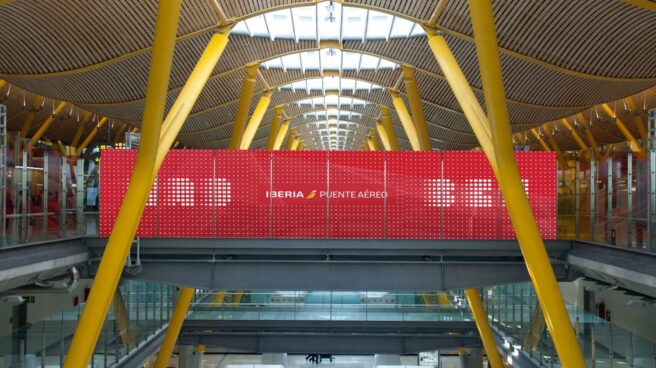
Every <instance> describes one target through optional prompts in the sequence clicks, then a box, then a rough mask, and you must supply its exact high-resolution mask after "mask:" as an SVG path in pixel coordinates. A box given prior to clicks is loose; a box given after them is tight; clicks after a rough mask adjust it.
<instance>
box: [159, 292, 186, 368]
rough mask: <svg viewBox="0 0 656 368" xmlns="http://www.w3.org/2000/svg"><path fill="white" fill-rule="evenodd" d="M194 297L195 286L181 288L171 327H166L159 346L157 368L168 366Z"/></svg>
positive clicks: (170, 323)
mask: <svg viewBox="0 0 656 368" xmlns="http://www.w3.org/2000/svg"><path fill="white" fill-rule="evenodd" d="M193 297H194V289H193V288H188V287H185V288H182V290H180V295H178V300H177V301H176V302H175V307H174V308H173V315H172V316H171V321H170V322H169V327H168V328H167V329H166V335H165V336H164V340H163V341H162V346H161V347H160V348H159V353H157V360H155V368H166V367H167V366H168V363H169V359H170V358H171V353H172V352H173V348H174V347H175V342H176V341H177V340H178V335H179V334H180V329H181V328H182V323H183V322H184V320H185V318H186V317H187V311H188V310H189V304H191V299H192V298H193Z"/></svg>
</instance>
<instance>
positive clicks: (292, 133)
mask: <svg viewBox="0 0 656 368" xmlns="http://www.w3.org/2000/svg"><path fill="white" fill-rule="evenodd" d="M294 139H296V129H292V130H291V131H290V132H289V137H287V146H285V148H286V149H287V150H291V149H292V145H293V144H294Z"/></svg>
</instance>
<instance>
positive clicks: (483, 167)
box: [441, 152, 500, 239]
mask: <svg viewBox="0 0 656 368" xmlns="http://www.w3.org/2000/svg"><path fill="white" fill-rule="evenodd" d="M443 164H444V177H443V182H442V183H441V184H442V186H443V194H442V195H443V198H444V202H445V205H444V208H443V209H444V238H446V239H496V238H498V236H499V231H500V227H499V221H498V219H499V186H498V184H497V181H496V178H495V177H494V173H493V172H492V168H491V167H490V164H489V163H488V161H487V158H486V157H485V154H483V153H482V152H443Z"/></svg>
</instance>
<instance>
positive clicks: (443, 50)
mask: <svg viewBox="0 0 656 368" xmlns="http://www.w3.org/2000/svg"><path fill="white" fill-rule="evenodd" d="M426 35H427V37H428V45H429V46H430V48H431V50H432V51H433V55H434V56H435V60H437V63H438V64H439V65H440V69H442V73H443V74H444V76H445V77H446V80H447V82H448V83H449V86H450V87H451V91H453V95H454V96H455V97H456V100H458V104H459V105H460V108H461V109H462V112H463V114H465V117H466V118H467V121H469V126H470V127H471V129H472V131H473V132H474V135H475V136H476V138H477V139H478V143H479V144H480V145H481V148H482V149H483V151H484V152H486V154H487V156H488V159H490V164H491V165H492V169H493V170H495V173H496V161H495V160H494V147H493V145H492V136H491V133H490V123H489V122H488V120H487V116H486V115H485V112H484V111H483V108H482V107H481V105H480V104H479V103H478V99H477V98H476V95H475V94H474V91H472V89H471V87H470V86H469V82H468V81H467V78H466V77H465V74H464V73H463V72H462V70H461V69H460V65H458V61H457V60H456V58H455V56H453V53H452V52H451V49H450V48H449V45H448V44H447V43H446V40H445V39H444V37H443V36H442V35H441V34H438V33H436V32H434V31H433V30H431V29H426Z"/></svg>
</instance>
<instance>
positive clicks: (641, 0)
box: [624, 0, 656, 12]
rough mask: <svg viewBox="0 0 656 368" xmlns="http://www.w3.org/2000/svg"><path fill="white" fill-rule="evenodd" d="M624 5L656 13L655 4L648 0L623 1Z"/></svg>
mask: <svg viewBox="0 0 656 368" xmlns="http://www.w3.org/2000/svg"><path fill="white" fill-rule="evenodd" d="M624 2H625V3H627V4H631V5H633V6H637V7H639V8H643V9H645V10H650V11H654V12H656V3H654V2H653V1H649V0H624Z"/></svg>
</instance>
